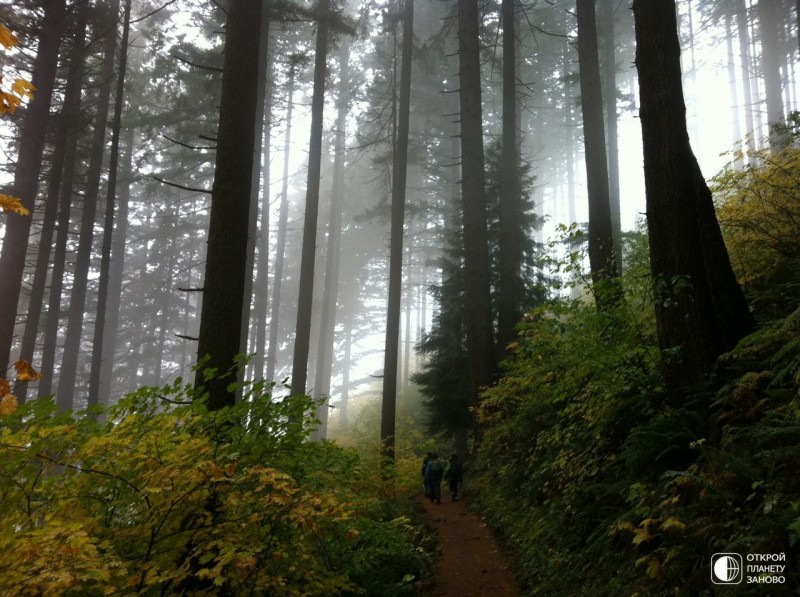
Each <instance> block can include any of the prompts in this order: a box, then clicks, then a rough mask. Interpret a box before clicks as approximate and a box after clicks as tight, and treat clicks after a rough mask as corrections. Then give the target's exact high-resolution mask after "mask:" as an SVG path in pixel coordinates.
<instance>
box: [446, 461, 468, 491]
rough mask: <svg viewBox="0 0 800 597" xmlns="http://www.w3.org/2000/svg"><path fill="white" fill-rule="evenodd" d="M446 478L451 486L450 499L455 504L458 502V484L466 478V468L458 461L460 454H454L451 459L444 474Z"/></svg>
mask: <svg viewBox="0 0 800 597" xmlns="http://www.w3.org/2000/svg"><path fill="white" fill-rule="evenodd" d="M444 478H445V479H447V483H448V484H449V485H450V497H451V498H452V500H453V501H454V502H457V501H458V484H459V483H461V481H462V480H463V478H464V467H462V466H461V463H460V462H459V461H458V454H453V455H452V456H451V457H450V463H449V464H448V465H447V471H445V473H444Z"/></svg>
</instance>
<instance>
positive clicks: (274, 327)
mask: <svg viewBox="0 0 800 597" xmlns="http://www.w3.org/2000/svg"><path fill="white" fill-rule="evenodd" d="M296 69H297V64H296V63H292V64H290V66H289V92H288V100H287V103H288V105H287V108H286V137H285V139H284V144H283V179H282V182H281V204H280V208H279V210H278V237H277V239H276V241H275V276H274V282H273V288H272V302H271V305H270V310H269V345H268V346H269V351H268V353H267V375H266V379H267V380H268V381H274V380H275V366H276V364H277V361H278V322H279V321H280V311H281V291H282V289H283V263H284V258H285V254H286V226H287V225H288V223H289V152H290V149H291V144H292V112H293V109H294V81H295V76H296V74H297V71H296Z"/></svg>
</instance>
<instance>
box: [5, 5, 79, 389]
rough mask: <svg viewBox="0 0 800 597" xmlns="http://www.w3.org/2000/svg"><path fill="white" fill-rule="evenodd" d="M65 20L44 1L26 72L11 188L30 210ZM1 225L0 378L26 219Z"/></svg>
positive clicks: (22, 256) (27, 233)
mask: <svg viewBox="0 0 800 597" xmlns="http://www.w3.org/2000/svg"><path fill="white" fill-rule="evenodd" d="M65 20H66V0H47V1H46V2H45V4H44V21H43V22H42V29H41V32H40V33H39V42H38V46H37V50H36V61H35V64H34V67H33V74H32V76H31V83H33V86H34V87H35V88H36V92H35V94H34V96H33V99H32V100H31V101H30V103H29V104H28V106H27V108H26V111H25V119H24V121H23V123H22V131H21V134H20V138H19V152H18V154H17V164H16V166H15V168H14V184H13V187H12V191H11V194H12V195H13V196H15V197H19V198H20V200H21V201H22V205H23V206H24V207H25V208H26V209H27V210H28V211H30V212H31V213H32V212H33V210H34V204H35V203H36V192H37V189H38V187H39V171H40V170H41V167H42V153H43V151H44V142H45V133H46V132H47V125H48V120H49V115H50V104H51V102H52V96H53V83H54V81H55V78H56V67H57V65H58V48H59V45H60V42H61V36H62V32H63V31H64V26H65ZM5 224H6V232H5V236H4V237H3V250H2V253H0V280H2V281H3V283H2V284H0V376H5V374H6V371H7V370H8V366H9V361H10V359H11V345H12V343H13V342H14V326H15V324H16V319H17V305H18V303H19V296H20V292H21V289H22V275H23V272H24V271H25V257H26V253H27V250H28V237H29V236H30V231H31V218H30V217H26V216H17V215H10V216H9V217H8V218H7V219H6V223H5Z"/></svg>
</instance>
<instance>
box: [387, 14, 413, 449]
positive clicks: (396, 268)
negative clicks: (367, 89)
mask: <svg viewBox="0 0 800 597" xmlns="http://www.w3.org/2000/svg"><path fill="white" fill-rule="evenodd" d="M413 42H414V0H404V10H403V52H402V64H401V66H400V106H399V112H398V120H397V144H396V145H395V153H394V156H393V160H392V216H391V232H390V241H389V243H390V244H389V297H388V299H389V300H388V306H387V311H386V337H385V344H384V360H383V393H382V400H381V449H382V452H383V455H384V457H386V458H388V459H391V460H394V458H395V422H396V421H395V419H396V412H397V370H398V360H399V348H400V299H401V296H402V284H403V225H404V223H405V211H406V176H407V171H408V127H409V124H408V120H409V106H410V103H411V49H412V47H413Z"/></svg>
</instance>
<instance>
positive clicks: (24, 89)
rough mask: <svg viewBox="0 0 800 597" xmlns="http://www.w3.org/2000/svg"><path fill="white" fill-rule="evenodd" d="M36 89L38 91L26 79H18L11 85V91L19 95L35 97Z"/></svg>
mask: <svg viewBox="0 0 800 597" xmlns="http://www.w3.org/2000/svg"><path fill="white" fill-rule="evenodd" d="M34 91H36V87H34V86H33V83H30V82H28V81H26V80H25V79H16V80H15V81H14V84H13V85H11V93H13V94H15V95H16V96H18V97H33V92H34Z"/></svg>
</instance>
